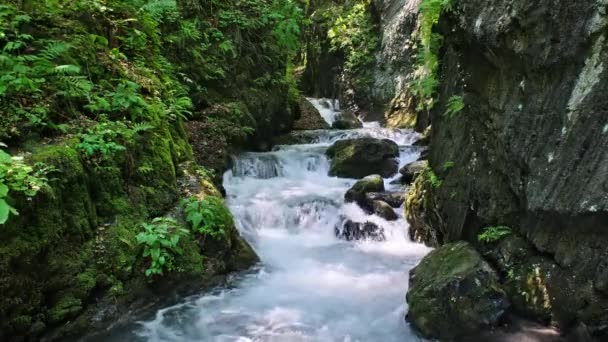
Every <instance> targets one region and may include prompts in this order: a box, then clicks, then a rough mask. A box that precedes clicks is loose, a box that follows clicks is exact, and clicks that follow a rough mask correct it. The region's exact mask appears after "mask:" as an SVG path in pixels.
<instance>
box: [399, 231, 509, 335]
mask: <svg viewBox="0 0 608 342" xmlns="http://www.w3.org/2000/svg"><path fill="white" fill-rule="evenodd" d="M407 302H408V305H409V312H408V314H407V319H408V320H409V321H410V322H411V324H412V325H413V326H414V327H415V328H416V329H417V330H418V331H420V333H421V334H422V335H424V336H425V337H429V338H438V339H441V340H453V339H458V338H460V337H462V336H466V335H471V334H475V333H477V332H479V331H481V330H483V329H487V328H488V327H490V326H493V325H496V324H497V323H498V322H499V320H500V319H501V317H502V316H503V315H504V314H505V311H506V310H507V309H508V308H509V302H508V300H507V298H506V295H505V293H504V291H503V290H502V289H501V288H500V284H499V278H498V275H497V274H496V272H495V271H494V270H493V269H492V268H491V267H490V265H489V264H488V263H487V262H486V261H484V260H483V258H482V257H481V255H480V254H479V253H478V252H477V251H476V250H475V249H474V248H473V247H472V246H471V245H469V244H468V243H466V242H457V243H452V244H447V245H444V246H442V247H440V248H437V249H436V250H434V251H433V252H431V253H430V254H429V255H427V256H426V257H425V258H424V259H423V260H422V261H421V262H420V264H419V265H418V266H417V267H416V268H414V269H412V271H410V288H409V290H408V293H407Z"/></svg>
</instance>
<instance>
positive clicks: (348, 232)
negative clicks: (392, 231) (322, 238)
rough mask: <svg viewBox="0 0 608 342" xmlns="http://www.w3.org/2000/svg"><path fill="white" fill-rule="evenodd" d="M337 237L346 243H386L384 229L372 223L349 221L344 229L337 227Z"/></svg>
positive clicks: (345, 223)
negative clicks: (366, 241) (372, 241)
mask: <svg viewBox="0 0 608 342" xmlns="http://www.w3.org/2000/svg"><path fill="white" fill-rule="evenodd" d="M336 236H337V237H339V238H341V239H344V240H346V241H357V240H374V241H384V240H385V239H386V237H385V236H384V229H383V228H382V227H378V226H377V225H376V224H375V223H372V222H364V223H361V222H353V221H351V220H347V221H346V222H344V225H343V226H342V229H340V228H339V227H336Z"/></svg>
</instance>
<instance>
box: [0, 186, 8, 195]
mask: <svg viewBox="0 0 608 342" xmlns="http://www.w3.org/2000/svg"><path fill="white" fill-rule="evenodd" d="M7 195H8V186H7V185H6V184H2V183H0V198H1V197H6V196H7Z"/></svg>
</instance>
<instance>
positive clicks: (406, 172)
mask: <svg viewBox="0 0 608 342" xmlns="http://www.w3.org/2000/svg"><path fill="white" fill-rule="evenodd" d="M428 167H429V162H428V160H418V161H415V162H411V163H409V164H406V165H405V166H404V167H402V168H401V169H400V170H399V173H400V174H401V176H402V177H401V182H403V183H411V182H413V181H414V179H415V178H416V176H417V175H419V174H421V173H422V172H423V171H424V170H425V169H427V168H428Z"/></svg>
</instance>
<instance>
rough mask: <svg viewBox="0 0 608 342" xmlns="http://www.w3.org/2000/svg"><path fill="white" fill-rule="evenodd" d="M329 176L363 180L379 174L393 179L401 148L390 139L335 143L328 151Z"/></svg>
mask: <svg viewBox="0 0 608 342" xmlns="http://www.w3.org/2000/svg"><path fill="white" fill-rule="evenodd" d="M327 156H328V157H329V158H331V167H330V170H329V174H330V175H331V176H338V177H344V178H363V177H365V176H368V175H373V174H378V175H380V176H382V177H391V176H393V175H394V174H395V173H397V169H398V164H399V163H398V162H397V160H396V159H395V158H397V157H398V156H399V146H398V145H397V144H396V143H395V142H393V141H391V140H388V139H374V138H359V139H346V140H340V141H337V142H336V143H334V144H333V145H332V146H331V147H330V148H329V149H328V150H327Z"/></svg>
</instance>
